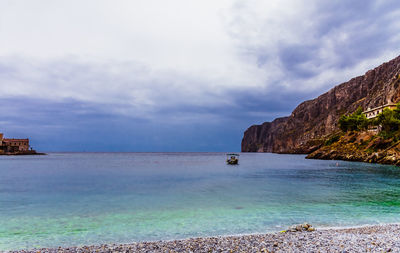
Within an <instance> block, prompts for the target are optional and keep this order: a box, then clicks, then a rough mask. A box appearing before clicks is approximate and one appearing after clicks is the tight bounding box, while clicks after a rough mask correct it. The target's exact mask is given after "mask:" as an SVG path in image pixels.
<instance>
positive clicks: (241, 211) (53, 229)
mask: <svg viewBox="0 0 400 253" xmlns="http://www.w3.org/2000/svg"><path fill="white" fill-rule="evenodd" d="M305 221H307V222H309V223H312V224H314V225H315V226H317V227H330V226H335V227H337V226H354V225H366V224H378V223H393V222H399V221H400V170H399V169H398V168H396V167H392V166H382V165H372V164H364V163H352V162H342V161H319V160H306V159H304V156H302V155H277V154H242V155H241V156H240V165H238V166H228V165H226V164H225V155H224V154H221V153H52V154H49V155H47V156H33V157H32V156H18V157H4V156H3V157H0V250H10V249H26V248H34V247H56V246H73V245H83V244H100V243H111V242H113V243H117V242H120V243H126V242H134V241H143V240H160V239H163V240H167V239H177V238H187V237H195V236H196V237H197V236H212V235H231V234H244V233H263V232H269V231H279V230H282V229H284V228H286V227H287V226H289V225H291V224H294V223H302V222H305Z"/></svg>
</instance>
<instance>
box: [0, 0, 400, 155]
mask: <svg viewBox="0 0 400 253" xmlns="http://www.w3.org/2000/svg"><path fill="white" fill-rule="evenodd" d="M399 28H400V3H398V2H396V1H391V0H388V1H361V0H353V1H346V2H344V1H330V2H321V1H316V0H306V1H297V0H290V1H289V0H282V1H260V0H249V1H217V2H215V1H198V2H188V1H184V0H173V1H168V2H166V1H156V0H150V1H128V0H125V1H118V3H115V1H106V0H98V1H94V0H89V1H85V2H82V1H77V0H73V1H61V0H58V1H51V0H39V1H35V2H33V1H23V0H13V1H11V0H0V38H2V39H0V108H1V109H0V112H1V120H0V131H4V132H6V133H7V135H11V134H13V135H16V136H25V135H30V136H32V138H33V140H35V141H36V143H37V145H38V146H39V147H38V148H42V149H47V150H77V151H81V150H86V151H90V150H92V151H101V150H104V151H163V150H166V151H186V150H190V151H207V150H209V151H229V150H238V149H239V148H240V140H241V137H242V133H243V131H244V130H245V129H246V128H247V127H248V126H250V125H251V124H255V123H261V122H263V121H267V120H271V119H273V118H274V117H277V116H285V115H288V114H290V112H291V110H293V109H294V107H295V106H296V105H297V104H298V103H300V102H301V101H303V100H304V99H310V98H313V97H315V96H317V95H319V94H320V93H322V92H324V91H327V90H328V89H330V88H332V87H333V86H334V85H337V84H339V83H341V82H344V81H347V80H348V79H350V78H351V77H354V76H356V75H361V74H363V73H364V72H365V71H367V70H368V69H370V68H372V67H375V66H377V65H379V64H381V63H382V62H384V61H387V60H390V59H391V58H394V57H395V56H397V55H398V54H399V52H400V51H399V49H400V36H399V35H398V32H397V31H398V30H399ZM43 129H46V131H43ZM66 136H68V137H66ZM98 136H102V138H101V140H100V139H99V138H98ZM54 139H57V140H58V141H57V142H53V141H52V140H54Z"/></svg>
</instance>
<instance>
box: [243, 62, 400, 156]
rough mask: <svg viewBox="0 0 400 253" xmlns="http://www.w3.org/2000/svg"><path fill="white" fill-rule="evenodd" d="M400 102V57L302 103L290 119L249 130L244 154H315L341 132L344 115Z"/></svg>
mask: <svg viewBox="0 0 400 253" xmlns="http://www.w3.org/2000/svg"><path fill="white" fill-rule="evenodd" d="M398 101H400V56H399V57H397V58H395V59H393V60H391V61H389V62H386V63H384V64H382V65H381V66H379V67H377V68H375V69H373V70H369V71H368V72H366V73H365V74H364V75H363V76H359V77H355V78H353V79H351V80H350V81H348V82H345V83H342V84H340V85H338V86H336V87H334V88H333V89H331V90H329V91H328V92H326V93H324V94H322V95H321V96H319V97H318V98H315V99H313V100H308V101H305V102H303V103H301V104H300V105H299V106H297V108H296V109H295V110H294V111H293V112H292V114H291V115H290V116H288V117H284V118H277V119H275V120H274V121H272V122H265V123H263V124H262V125H253V126H251V127H249V128H248V129H247V130H246V131H245V133H244V137H243V140H242V152H273V153H304V154H306V153H311V152H313V151H315V150H316V149H318V148H319V147H320V146H321V144H322V143H323V142H324V141H325V138H326V136H328V135H330V134H332V133H334V132H335V131H337V130H338V125H337V122H338V119H339V117H340V116H341V115H342V114H346V113H351V112H354V111H355V110H356V109H357V108H358V107H359V106H361V107H362V108H363V109H364V110H365V109H367V108H374V107H377V106H380V105H384V104H387V103H396V102H398Z"/></svg>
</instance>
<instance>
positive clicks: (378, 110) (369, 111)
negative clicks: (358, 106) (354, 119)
mask: <svg viewBox="0 0 400 253" xmlns="http://www.w3.org/2000/svg"><path fill="white" fill-rule="evenodd" d="M396 106H397V105H396V104H393V103H391V104H386V105H381V106H378V107H375V108H372V109H371V108H368V109H367V110H366V111H363V113H364V114H365V116H366V117H367V119H373V118H376V117H377V116H378V114H379V113H381V112H383V110H384V109H386V108H388V109H394V108H396Z"/></svg>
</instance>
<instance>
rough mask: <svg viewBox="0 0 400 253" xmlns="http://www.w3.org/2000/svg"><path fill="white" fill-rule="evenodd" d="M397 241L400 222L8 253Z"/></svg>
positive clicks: (329, 247) (328, 247) (330, 248)
mask: <svg viewBox="0 0 400 253" xmlns="http://www.w3.org/2000/svg"><path fill="white" fill-rule="evenodd" d="M397 238H400V223H391V224H381V225H361V226H356V227H347V228H328V227H326V228H318V227H317V230H316V231H313V232H285V233H282V232H275V233H264V234H248V235H231V236H214V237H197V238H188V239H179V240H168V241H149V242H134V243H126V244H101V245H90V246H71V247H59V248H41V249H29V250H15V251H8V252H21V253H28V252H41V253H46V252H49V253H53V252H367V251H368V252H399V251H400V239H397ZM6 252H7V251H6Z"/></svg>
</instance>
